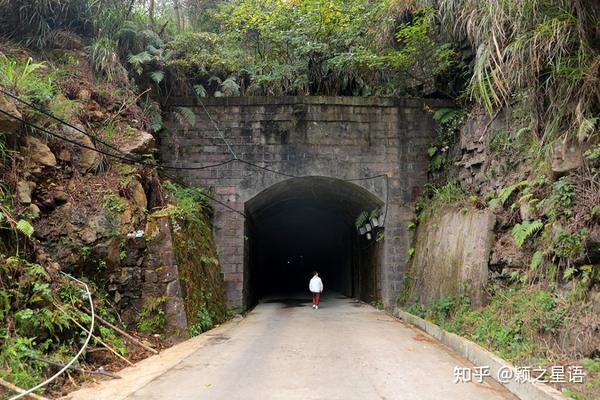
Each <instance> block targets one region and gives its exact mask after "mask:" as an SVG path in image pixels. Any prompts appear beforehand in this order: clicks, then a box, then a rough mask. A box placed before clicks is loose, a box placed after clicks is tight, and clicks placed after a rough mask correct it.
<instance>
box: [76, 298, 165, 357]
mask: <svg viewBox="0 0 600 400" xmlns="http://www.w3.org/2000/svg"><path fill="white" fill-rule="evenodd" d="M81 308H83V309H84V310H85V312H87V313H89V312H90V311H89V310H88V309H87V308H85V307H83V306H81ZM96 319H97V320H98V321H99V322H100V323H101V324H103V325H106V326H107V327H109V328H111V329H113V330H115V331H117V332H119V333H120V334H121V335H122V336H124V337H126V338H127V339H129V340H130V341H131V342H133V343H135V344H137V345H138V346H140V347H142V348H144V349H145V350H148V351H149V352H151V353H154V354H158V351H156V350H155V349H153V348H152V347H150V346H147V345H145V344H144V343H142V342H141V341H140V340H138V339H136V338H134V337H133V336H131V335H130V334H129V333H127V332H125V331H124V330H122V329H120V328H118V327H116V326H115V325H113V324H111V323H110V322H108V321H106V320H104V319H102V318H101V317H99V316H98V315H96Z"/></svg>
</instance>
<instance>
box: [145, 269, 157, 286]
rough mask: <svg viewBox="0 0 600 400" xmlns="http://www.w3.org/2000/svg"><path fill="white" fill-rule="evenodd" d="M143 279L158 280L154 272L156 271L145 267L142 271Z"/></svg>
mask: <svg viewBox="0 0 600 400" xmlns="http://www.w3.org/2000/svg"><path fill="white" fill-rule="evenodd" d="M144 281H145V282H148V283H156V282H158V274H157V273H156V271H153V270H151V269H147V270H146V271H144Z"/></svg>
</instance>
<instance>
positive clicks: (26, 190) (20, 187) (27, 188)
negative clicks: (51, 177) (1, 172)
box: [17, 181, 36, 204]
mask: <svg viewBox="0 0 600 400" xmlns="http://www.w3.org/2000/svg"><path fill="white" fill-rule="evenodd" d="M35 187H36V184H35V182H29V181H19V182H17V198H18V199H19V201H20V202H21V203H23V204H29V203H31V194H32V193H33V190H34V189H35Z"/></svg>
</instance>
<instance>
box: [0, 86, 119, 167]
mask: <svg viewBox="0 0 600 400" xmlns="http://www.w3.org/2000/svg"><path fill="white" fill-rule="evenodd" d="M0 93H3V94H5V95H6V96H8V97H10V98H12V99H14V100H16V101H18V102H20V103H22V104H25V105H26V106H28V107H30V108H32V109H34V110H35V111H37V112H39V113H41V114H43V115H45V116H47V117H49V118H52V119H53V120H55V121H56V122H58V123H60V124H62V125H65V126H68V127H69V128H72V129H75V130H76V131H77V132H79V133H83V134H84V135H85V136H87V137H89V138H90V139H92V140H94V141H97V142H98V143H102V144H103V145H104V146H106V147H108V148H109V149H112V150H114V151H116V152H118V153H120V154H122V155H124V154H125V153H123V151H122V150H121V149H119V148H117V147H115V146H113V145H111V144H110V143H107V142H106V141H104V140H103V139H101V138H99V137H98V136H95V135H92V134H90V133H88V132H86V131H84V130H83V129H81V128H79V127H77V126H75V125H73V124H71V123H70V122H68V121H65V120H64V119H62V118H58V117H57V116H56V115H54V114H52V113H50V112H48V111H46V110H44V109H42V108H40V107H38V106H36V105H35V104H33V103H30V102H28V101H26V100H23V99H22V98H21V97H19V96H17V95H15V94H12V93H10V92H7V91H6V90H4V89H2V88H0Z"/></svg>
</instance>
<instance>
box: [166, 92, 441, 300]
mask: <svg viewBox="0 0 600 400" xmlns="http://www.w3.org/2000/svg"><path fill="white" fill-rule="evenodd" d="M171 103H172V104H171V105H172V106H185V107H189V108H191V109H192V110H193V111H194V113H195V114H196V117H197V118H196V124H195V127H193V128H189V127H184V126H181V125H180V124H179V123H178V121H177V118H171V120H170V122H168V124H167V125H168V127H169V133H168V134H166V135H164V137H162V138H161V145H160V150H161V157H162V160H163V161H164V162H166V163H168V164H172V165H179V166H182V167H201V166H206V165H208V164H215V163H220V162H224V161H227V160H229V159H230V158H231V154H230V153H229V151H228V148H227V146H226V144H225V143H224V141H223V139H222V137H221V133H222V134H223V135H225V136H226V137H227V139H228V141H229V143H230V144H231V146H232V147H233V149H234V151H235V152H236V153H237V155H238V157H240V158H241V159H244V160H247V161H250V162H253V163H257V164H259V165H261V166H265V167H269V168H272V169H275V170H277V171H281V172H284V173H286V174H292V175H299V176H321V177H333V178H339V179H352V178H361V177H366V176H373V175H379V174H389V176H390V178H389V179H388V182H389V192H388V193H386V185H385V181H384V180H383V179H373V180H365V181H356V182H354V183H355V184H356V185H359V186H361V187H363V188H364V189H366V190H368V191H369V192H371V193H372V194H374V195H375V196H377V197H378V198H379V199H380V200H381V201H382V202H383V201H385V200H386V198H387V199H388V205H387V206H388V207H387V225H386V232H385V241H384V242H382V255H381V257H380V260H381V265H379V266H378V267H379V271H378V274H377V275H378V276H379V277H380V279H381V282H380V285H379V288H380V293H379V294H378V295H377V296H376V297H378V298H380V299H381V300H383V301H384V303H385V304H387V305H392V304H394V303H395V301H396V298H397V296H398V294H399V293H400V290H401V288H402V280H403V278H404V267H405V263H406V254H407V249H408V231H407V229H406V226H407V224H408V223H409V221H410V220H411V218H412V217H413V211H412V210H413V207H412V205H411V203H412V202H413V201H414V200H415V197H416V195H417V194H418V193H419V191H420V190H421V188H422V186H423V185H424V184H425V182H426V181H427V166H428V163H429V160H428V158H427V155H426V149H427V147H428V146H429V144H430V143H431V140H432V138H433V137H434V135H435V124H434V121H433V118H432V116H431V115H432V114H431V113H429V112H427V111H425V107H424V105H425V103H427V104H428V105H429V107H432V108H439V107H448V105H449V104H448V103H447V102H439V101H437V102H436V101H430V100H427V101H425V100H419V99H390V98H376V97H370V98H355V97H319V96H315V97H301V96H298V97H241V98H237V97H236V98H207V99H202V103H203V104H202V105H201V104H199V103H198V99H193V98H180V99H172V101H171ZM205 109H206V110H207V111H208V113H210V116H211V117H212V120H210V119H209V118H208V116H207V114H206V112H205ZM214 124H217V125H218V126H219V131H220V132H219V131H217V130H216V129H215V126H214ZM180 178H182V179H183V180H184V181H186V183H188V184H192V185H200V186H202V187H205V188H208V189H209V190H211V191H213V192H214V193H215V195H216V196H217V197H218V198H219V200H221V201H223V202H225V203H227V204H228V205H229V206H231V207H233V208H235V209H237V210H239V211H243V210H244V208H245V205H246V203H247V202H248V201H249V200H251V199H252V198H254V197H255V196H256V195H258V194H259V193H260V192H262V191H263V190H265V189H268V188H270V187H271V186H273V185H275V184H276V183H279V182H282V181H284V180H287V179H288V177H285V176H281V175H276V174H273V173H269V172H266V171H261V170H259V169H257V168H256V167H253V166H250V165H248V164H244V163H240V162H232V163H229V164H226V165H223V166H220V167H218V168H210V169H204V170H195V171H186V172H181V173H180ZM214 226H215V241H216V245H217V248H218V250H219V260H220V264H221V267H222V271H223V276H224V279H225V284H226V290H227V297H228V302H229V305H230V306H232V307H241V308H244V307H245V306H247V303H248V292H249V287H248V279H249V277H248V271H247V266H245V265H244V264H245V262H244V260H245V258H244V257H245V255H246V254H245V252H246V251H247V249H246V248H245V244H246V243H245V241H244V218H243V217H242V216H240V215H238V214H235V213H232V212H230V211H228V210H224V209H223V208H222V207H220V206H216V212H215V218H214Z"/></svg>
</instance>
